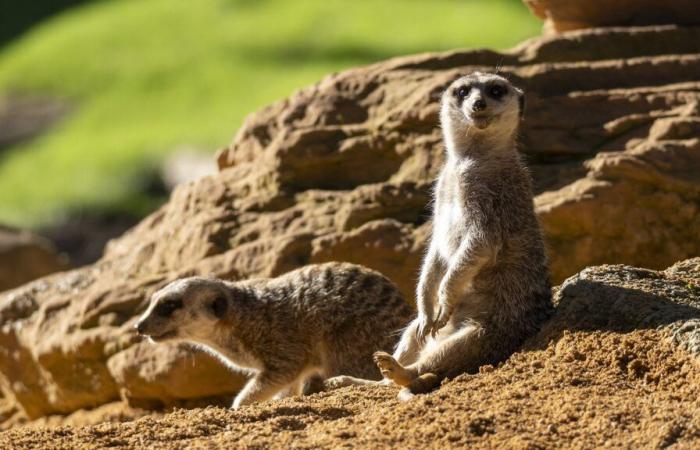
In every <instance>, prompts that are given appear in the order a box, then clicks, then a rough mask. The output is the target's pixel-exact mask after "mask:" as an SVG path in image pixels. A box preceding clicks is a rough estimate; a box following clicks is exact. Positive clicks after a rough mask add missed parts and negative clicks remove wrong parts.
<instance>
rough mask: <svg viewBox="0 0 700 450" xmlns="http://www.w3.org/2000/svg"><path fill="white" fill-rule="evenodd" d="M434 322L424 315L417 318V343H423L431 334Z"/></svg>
mask: <svg viewBox="0 0 700 450" xmlns="http://www.w3.org/2000/svg"><path fill="white" fill-rule="evenodd" d="M433 324H434V321H433V319H432V317H428V316H425V315H419V316H418V326H417V327H416V339H417V340H418V342H421V343H425V340H426V339H427V338H428V335H429V334H431V331H432V329H433Z"/></svg>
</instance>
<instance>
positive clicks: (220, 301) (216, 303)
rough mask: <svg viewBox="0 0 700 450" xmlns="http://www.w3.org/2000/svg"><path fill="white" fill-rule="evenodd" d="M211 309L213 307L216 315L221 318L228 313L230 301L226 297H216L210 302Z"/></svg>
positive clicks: (212, 309)
mask: <svg viewBox="0 0 700 450" xmlns="http://www.w3.org/2000/svg"><path fill="white" fill-rule="evenodd" d="M209 309H211V311H212V313H213V314H214V316H216V317H218V318H219V319H221V318H223V317H224V316H225V315H226V310H227V309H228V302H227V301H226V297H223V296H218V297H216V298H215V299H214V300H212V302H211V303H210V304H209Z"/></svg>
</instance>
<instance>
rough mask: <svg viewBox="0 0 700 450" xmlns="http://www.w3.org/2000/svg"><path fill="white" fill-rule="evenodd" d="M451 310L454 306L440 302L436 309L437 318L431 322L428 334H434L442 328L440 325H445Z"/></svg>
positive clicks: (452, 310)
mask: <svg viewBox="0 0 700 450" xmlns="http://www.w3.org/2000/svg"><path fill="white" fill-rule="evenodd" d="M453 312H454V308H453V307H452V306H451V305H448V304H446V303H441V304H440V308H439V309H438V313H437V318H436V319H435V321H434V322H433V326H432V328H431V329H430V334H432V335H433V336H435V335H436V334H437V333H438V331H440V330H441V329H442V327H444V326H445V325H447V322H449V320H450V317H452V313H453Z"/></svg>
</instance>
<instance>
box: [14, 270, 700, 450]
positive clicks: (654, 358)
mask: <svg viewBox="0 0 700 450" xmlns="http://www.w3.org/2000/svg"><path fill="white" fill-rule="evenodd" d="M556 301H557V304H558V305H557V312H556V314H555V316H554V317H553V318H552V320H550V321H549V322H548V323H547V324H546V325H545V327H544V328H543V329H542V330H541V332H540V333H539V334H538V335H537V336H534V337H533V338H532V339H531V340H530V341H528V342H527V344H526V345H525V347H524V348H523V349H522V350H521V351H519V352H517V353H515V354H514V355H513V356H512V357H511V358H510V359H509V360H508V361H506V362H505V363H504V364H502V365H501V366H499V367H495V368H494V367H491V366H484V367H482V368H481V370H480V373H478V374H472V375H467V374H465V375H462V376H460V377H457V378H456V379H454V380H447V381H446V382H445V383H443V386H442V387H441V388H440V389H439V390H437V391H435V392H433V393H430V394H427V395H422V396H417V397H415V398H414V399H412V400H411V401H408V402H400V401H398V400H397V399H396V394H397V392H398V389H397V388H394V387H373V388H368V387H361V388H357V387H356V388H344V389H340V390H337V391H334V392H327V393H322V394H318V395H314V396H310V397H303V398H302V397H298V398H292V399H286V400H282V401H278V402H270V403H265V404H260V405H255V406H251V407H245V408H242V409H241V410H238V411H231V410H228V409H226V408H223V407H213V406H210V407H206V408H198V409H191V410H185V409H179V410H175V411H172V412H170V413H167V414H158V415H155V416H154V415H151V416H148V417H142V418H139V419H136V420H133V421H125V422H120V423H119V422H118V423H114V422H110V423H102V424H98V425H92V426H84V427H80V426H76V425H66V426H54V427H53V428H49V427H41V426H40V427H37V426H36V425H37V424H34V425H35V426H33V427H21V428H13V429H11V430H9V431H6V432H4V433H3V434H1V435H0V448H38V447H41V448H76V447H80V446H87V447H91V448H92V447H96V448H103V447H117V448H183V447H204V446H221V447H229V448H230V447H237V448H238V447H240V448H336V447H357V448H382V447H386V448H389V447H393V448H417V447H420V448H426V447H427V448H451V447H454V448H463V447H465V446H474V447H498V448H556V447H558V448H572V447H575V448H580V447H588V448H591V447H603V446H612V447H631V448H664V447H668V446H671V445H673V446H674V448H697V447H698V446H700V400H699V399H700V371H699V370H698V355H700V352H699V351H698V350H699V347H698V345H697V343H698V342H699V340H698V338H699V337H700V325H699V324H700V310H699V309H698V306H700V258H695V259H693V260H688V261H685V262H683V263H679V264H677V265H675V266H673V267H671V268H669V269H667V270H666V271H663V272H656V271H651V270H645V269H636V268H633V267H628V266H600V267H594V268H589V269H586V270H584V271H583V272H581V273H579V274H578V275H576V276H575V277H572V278H570V279H569V280H567V282H565V283H564V284H563V285H562V286H561V287H560V288H559V289H558V290H557V294H556ZM102 408H103V409H102V410H99V411H97V414H98V416H99V415H102V418H109V419H112V420H128V419H129V418H131V417H134V416H135V415H138V414H142V412H138V411H133V410H132V411H115V410H113V409H110V408H107V407H102ZM105 408H106V409H105ZM115 408H117V406H115ZM42 420H45V419H42ZM83 420H96V419H95V417H94V416H93V417H92V418H90V417H89V413H84V414H83V415H82V416H81V415H76V414H75V413H74V414H73V415H72V416H71V417H70V418H69V419H68V421H67V422H66V423H73V424H78V423H80V422H81V421H83ZM57 423H59V422H58V419H55V420H54V421H53V422H51V421H49V422H46V421H44V422H40V423H39V424H38V425H42V424H48V425H56V424H57Z"/></svg>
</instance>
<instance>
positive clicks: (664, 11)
mask: <svg viewBox="0 0 700 450" xmlns="http://www.w3.org/2000/svg"><path fill="white" fill-rule="evenodd" d="M523 1H524V2H525V4H526V5H527V6H528V8H530V11H532V12H533V13H534V14H535V15H536V16H537V17H539V18H540V19H543V20H544V21H545V25H544V30H545V32H546V33H560V32H562V31H569V30H578V29H581V28H593V27H611V26H630V25H664V24H679V25H700V8H699V7H698V3H697V1H695V0H666V1H659V0H616V1H613V2H611V1H608V0H587V1H585V2H582V1H577V0H523Z"/></svg>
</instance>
